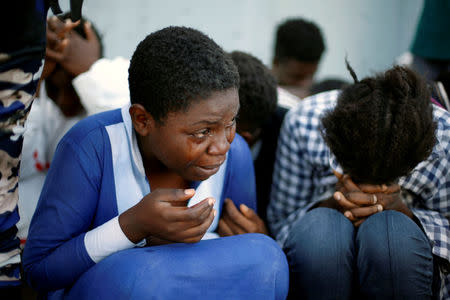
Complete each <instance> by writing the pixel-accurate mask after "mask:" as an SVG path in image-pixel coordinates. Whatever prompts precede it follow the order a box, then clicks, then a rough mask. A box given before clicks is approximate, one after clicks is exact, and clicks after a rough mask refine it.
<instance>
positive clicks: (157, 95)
mask: <svg viewBox="0 0 450 300" xmlns="http://www.w3.org/2000/svg"><path fill="white" fill-rule="evenodd" d="M238 85H239V75H238V72H237V70H236V67H235V66H234V64H233V62H232V60H231V59H230V58H229V56H228V55H227V54H226V53H224V51H223V50H222V49H221V48H220V47H219V46H218V45H217V44H216V43H215V42H214V41H212V40H211V39H210V38H208V37H207V36H206V35H204V34H202V33H201V32H199V31H197V30H194V29H189V28H185V27H168V28H165V29H162V30H160V31H157V32H155V33H152V34H150V35H149V36H147V37H146V38H145V39H144V40H143V41H142V42H141V43H140V44H139V45H138V47H137V48H136V51H135V52H134V54H133V57H132V60H131V62H130V68H129V87H130V99H131V106H129V105H128V106H125V107H124V108H122V109H118V110H113V111H109V112H105V113H102V114H97V115H94V116H91V117H88V118H86V119H84V120H82V121H80V122H79V123H78V124H77V125H75V126H74V127H73V128H72V129H71V130H70V131H69V132H68V133H67V134H66V135H65V136H64V138H63V139H62V140H61V142H60V143H59V145H58V148H57V150H56V153H55V157H54V159H53V162H52V165H51V167H50V170H49V173H48V175H47V178H46V182H45V184H44V188H43V190H42V193H41V197H40V200H39V203H38V207H37V210H36V213H35V214H34V216H33V220H32V222H31V226H30V233H29V236H28V241H27V243H26V246H25V250H24V255H23V260H24V273H25V277H26V279H27V281H28V282H29V284H30V285H31V286H32V287H34V288H36V289H38V290H39V291H40V292H41V293H47V296H49V297H50V298H62V297H66V298H69V299H80V298H85V299H90V298H98V299H111V298H114V299H130V298H135V299H146V298H151V297H158V298H161V299H180V298H183V299H198V298H205V299H217V298H226V299H248V298H249V297H252V298H257V299H267V298H275V299H284V298H285V297H286V294H287V290H288V267H287V262H286V258H285V256H284V254H283V252H282V251H281V249H280V248H279V247H278V246H277V245H276V243H275V242H274V241H273V240H272V239H270V238H268V237H266V236H264V235H261V234H247V235H239V236H233V237H226V238H217V239H212V240H206V241H201V242H199V241H200V240H201V239H202V238H203V237H204V236H207V235H208V236H209V237H212V236H214V235H215V233H214V231H216V229H217V224H218V221H219V217H220V216H221V212H222V206H223V203H224V201H225V199H226V198H229V199H231V201H233V203H234V204H235V205H236V206H237V207H239V206H240V205H241V204H244V205H245V206H246V207H248V208H250V209H253V210H255V209H256V208H255V200H256V195H255V183H254V174H253V167H252V160H251V155H250V151H249V149H248V146H247V144H246V143H245V141H244V140H243V139H242V138H241V137H240V136H238V135H236V136H235V126H236V123H235V121H236V116H237V113H238V110H239V97H238ZM197 242H199V243H197ZM185 243H186V244H185ZM145 244H146V245H147V246H148V247H145V248H136V246H138V245H145Z"/></svg>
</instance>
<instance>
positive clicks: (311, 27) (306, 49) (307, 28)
mask: <svg viewBox="0 0 450 300" xmlns="http://www.w3.org/2000/svg"><path fill="white" fill-rule="evenodd" d="M324 50H325V42H324V39H323V36H322V32H321V31H320V28H319V27H318V26H317V25H316V24H314V23H313V22H309V21H306V20H304V19H301V18H295V19H288V20H286V21H285V22H284V23H282V24H280V25H279V26H278V27H277V32H276V37H275V51H274V60H278V61H283V60H286V59H295V60H298V61H305V62H319V60H320V58H321V57H322V53H323V52H324Z"/></svg>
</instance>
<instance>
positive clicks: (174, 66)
mask: <svg viewBox="0 0 450 300" xmlns="http://www.w3.org/2000/svg"><path fill="white" fill-rule="evenodd" d="M128 82H129V87H130V99H131V103H132V104H136V103H138V104H141V105H143V106H144V107H145V109H146V110H147V111H148V112H149V113H150V114H151V115H152V117H153V119H154V120H155V121H157V122H158V123H160V124H162V123H163V122H164V119H165V117H166V116H167V114H168V113H169V112H177V111H180V110H182V109H184V110H186V109H187V108H188V107H189V104H190V102H191V101H192V100H200V99H206V98H208V97H209V96H210V95H211V94H212V93H213V92H218V91H224V90H227V89H230V88H236V89H237V88H238V87H239V74H238V72H237V69H236V66H235V65H234V64H233V61H232V60H231V58H230V56H229V54H227V53H225V52H224V51H223V50H222V48H220V46H218V45H217V44H216V43H215V42H214V41H213V40H212V39H211V38H209V37H208V36H206V35H205V34H203V33H201V32H200V31H198V30H195V29H192V28H186V27H167V28H164V29H162V30H159V31H156V32H154V33H152V34H150V35H148V36H147V37H146V38H145V39H144V40H143V41H142V42H140V43H139V45H138V46H137V48H136V51H135V52H134V54H133V57H132V58H131V62H130V68H129V69H128Z"/></svg>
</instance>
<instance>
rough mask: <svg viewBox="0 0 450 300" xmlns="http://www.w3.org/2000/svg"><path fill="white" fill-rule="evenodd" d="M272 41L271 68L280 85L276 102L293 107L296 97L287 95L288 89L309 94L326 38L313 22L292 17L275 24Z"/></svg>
mask: <svg viewBox="0 0 450 300" xmlns="http://www.w3.org/2000/svg"><path fill="white" fill-rule="evenodd" d="M274 44H275V50H274V57H273V60H272V72H273V74H274V75H275V77H276V78H277V81H278V84H279V85H280V87H281V89H280V90H279V93H280V94H279V96H278V102H279V105H281V106H284V107H287V108H292V107H294V106H295V104H296V103H297V102H298V101H295V100H293V99H292V98H293V97H292V96H291V97H289V95H290V94H289V93H292V94H294V95H295V96H297V97H299V99H302V98H304V97H305V96H307V95H308V93H309V88H310V86H311V84H312V82H313V77H314V74H315V73H316V71H317V67H318V65H319V62H320V59H321V57H322V54H323V52H324V50H325V42H324V39H323V36H322V33H321V31H320V29H319V27H318V26H317V25H316V24H314V23H313V22H309V21H306V20H304V19H301V18H294V19H288V20H286V21H285V22H284V23H282V24H280V25H279V26H278V28H277V32H276V36H275V43H274ZM286 90H287V92H286Z"/></svg>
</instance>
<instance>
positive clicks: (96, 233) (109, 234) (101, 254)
mask: <svg viewBox="0 0 450 300" xmlns="http://www.w3.org/2000/svg"><path fill="white" fill-rule="evenodd" d="M84 246H85V247H86V251H87V253H88V254H89V256H90V257H91V259H92V260H93V261H94V262H95V263H98V262H99V261H101V260H102V259H104V258H105V257H107V256H109V255H111V254H113V253H115V252H117V251H120V250H125V249H129V248H133V247H135V246H138V244H134V243H133V242H131V241H130V240H129V239H128V238H127V236H126V235H125V233H123V231H122V228H120V224H119V217H118V216H117V217H115V218H113V219H111V220H109V221H108V222H106V223H104V224H103V225H101V226H99V227H97V228H94V229H92V230H91V231H88V232H87V233H86V235H85V236H84Z"/></svg>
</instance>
